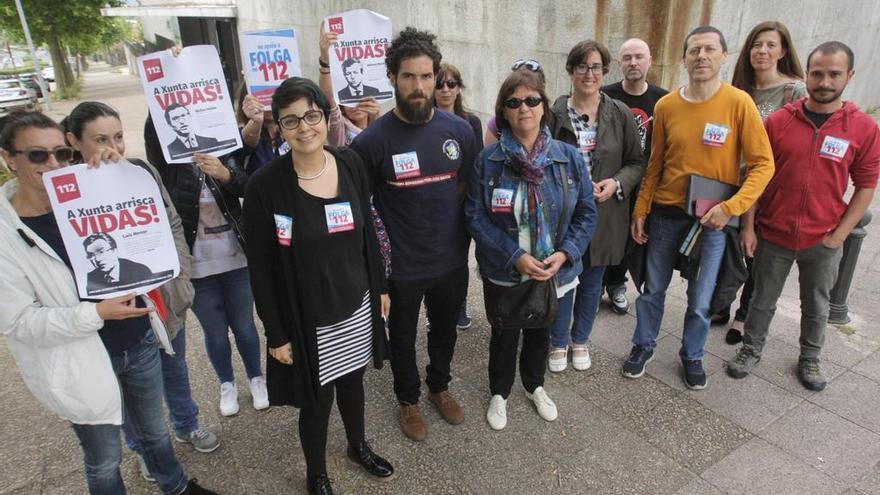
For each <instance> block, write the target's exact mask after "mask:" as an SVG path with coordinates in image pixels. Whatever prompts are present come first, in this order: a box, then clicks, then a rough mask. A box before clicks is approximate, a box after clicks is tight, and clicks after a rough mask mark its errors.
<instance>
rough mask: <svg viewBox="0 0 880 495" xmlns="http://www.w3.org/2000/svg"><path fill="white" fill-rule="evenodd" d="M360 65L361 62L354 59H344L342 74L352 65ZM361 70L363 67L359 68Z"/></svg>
mask: <svg viewBox="0 0 880 495" xmlns="http://www.w3.org/2000/svg"><path fill="white" fill-rule="evenodd" d="M360 63H361V61H360V60H358V59H356V58H351V57H349V58H347V59H345V61H344V62H342V73H343V74H344V73H345V69H347V68H349V67H351V66H352V65H355V64H360ZM361 70H363V66H361Z"/></svg>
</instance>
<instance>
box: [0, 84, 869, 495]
mask: <svg viewBox="0 0 880 495" xmlns="http://www.w3.org/2000/svg"><path fill="white" fill-rule="evenodd" d="M83 99H94V100H100V101H105V102H107V103H110V104H112V105H113V106H115V107H116V108H118V109H119V111H120V112H121V114H122V118H123V121H124V126H125V129H126V131H127V136H126V143H127V146H128V151H129V153H128V154H129V155H130V156H133V157H143V156H144V154H143V142H142V138H141V136H142V130H143V122H144V118H145V116H146V111H147V110H146V103H145V101H144V96H143V93H142V92H141V90H140V84H139V81H138V80H137V79H136V78H134V77H132V76H128V75H126V74H124V73H113V72H109V71H108V70H106V68H103V69H102V68H95V70H93V71H92V72H90V73H87V74H86V79H85V82H84V91H83ZM74 103H75V102H63V103H60V104H56V106H55V111H54V112H53V115H56V116H58V115H63V113H64V112H65V111H66V110H68V109H69V108H72V107H73V104H74ZM876 207H877V203H876V202H875V204H874V205H873V208H874V209H875V211H876ZM867 230H868V237H867V238H866V240H865V243H864V247H863V252H862V255H861V261H860V264H859V268H858V269H857V271H856V276H855V281H854V284H853V291H852V293H851V296H850V311H851V316H852V317H853V322H852V323H851V324H850V325H847V326H845V327H842V328H837V327H832V326H829V328H828V332H827V343H826V347H825V351H824V352H823V363H824V366H825V371H826V373H827V374H828V375H829V378H830V382H829V384H828V387H827V388H826V390H825V391H823V392H820V393H813V392H809V391H807V390H805V389H803V388H802V387H801V386H800V385H799V384H798V382H797V380H796V379H795V376H794V367H795V363H796V360H797V354H798V347H797V344H798V320H799V302H798V299H797V284H796V274H794V273H793V274H792V276H791V277H790V279H789V283H788V284H787V286H786V289H785V292H784V294H783V297H782V299H781V300H780V301H779V309H778V311H777V315H776V318H775V319H774V322H773V328H772V330H771V338H770V340H769V342H768V344H767V348H766V350H765V354H764V357H763V360H762V362H761V364H760V365H759V367H758V369H757V370H756V372H755V374H754V375H753V376H750V377H748V378H746V379H744V380H736V381H735V380H731V379H729V378H728V377H727V375H726V374H725V372H724V369H723V368H724V365H725V361H726V360H729V359H731V358H732V356H733V355H734V353H735V348H734V347H731V346H728V345H726V344H725V343H724V333H725V331H726V327H724V328H719V329H713V330H712V332H711V334H710V336H709V342H708V345H707V349H708V351H709V354H707V356H706V359H705V364H706V366H707V370H708V372H709V373H711V374H710V376H709V388H708V389H706V390H704V391H699V392H693V391H690V390H687V389H686V388H685V387H684V384H683V382H682V380H681V377H680V364H679V362H678V357H677V352H678V347H679V345H680V337H681V328H680V327H681V323H682V320H683V315H684V308H685V299H684V298H685V291H684V288H685V285H684V284H683V282H682V281H681V280H680V279H678V278H677V277H676V279H675V280H674V282H673V285H672V287H671V288H670V291H669V297H668V299H667V304H666V316H665V318H664V320H663V323H662V329H663V331H662V333H661V339H660V342H659V345H658V349H657V353H656V358H655V360H654V361H653V362H652V363H651V364H650V365H649V366H648V373H647V375H646V376H645V377H643V378H642V379H639V380H629V379H626V378H623V377H622V376H621V374H620V365H621V363H622V360H623V358H624V357H625V356H626V354H627V353H628V351H629V348H630V343H629V339H630V336H631V334H632V330H633V328H634V325H635V318H634V309H631V311H630V314H629V315H624V316H619V315H616V314H613V313H612V312H611V311H610V309H609V308H608V306H607V301H605V303H603V306H602V308H601V309H600V313H599V316H598V319H597V323H596V329H595V331H594V332H593V340H592V343H591V351H592V356H593V367H592V368H591V369H590V370H589V371H587V372H581V373H578V372H575V371H573V370H571V368H569V370H567V371H566V372H564V373H561V374H551V373H549V372H548V374H547V381H546V389H547V390H548V393H549V394H550V396H551V397H552V398H553V399H554V400H555V401H556V403H557V406H558V408H559V419H558V420H557V421H556V422H554V423H546V422H544V421H543V420H541V419H540V418H539V417H538V416H537V414H536V413H535V412H534V408H533V407H532V405H531V403H529V402H528V401H527V399H526V398H525V396H524V394H523V391H522V389H521V387H518V386H516V387H515V389H514V392H513V393H512V394H511V397H510V401H509V410H508V414H509V421H508V427H507V428H506V429H505V430H503V431H501V432H494V431H492V430H491V429H490V428H489V426H488V425H487V424H486V421H485V419H484V418H485V408H486V406H487V404H488V400H489V392H488V378H487V371H486V367H487V357H488V354H487V353H488V339H489V329H488V325H487V324H486V322H485V318H484V312H483V309H482V294H481V286H480V282H479V278H478V277H477V276H476V275H475V274H474V275H472V276H471V288H470V293H469V308H470V311H471V314H472V316H473V321H474V325H473V327H472V328H470V329H468V330H466V331H463V332H461V333H460V334H459V343H458V348H457V351H456V356H455V362H454V367H453V369H454V372H455V377H454V380H453V383H452V384H451V391H452V392H453V393H454V394H455V395H456V396H457V397H458V398H459V399H460V400H461V401H462V403H463V405H464V408H465V413H466V420H465V422H464V424H462V425H460V426H450V425H447V424H446V423H444V422H443V420H442V419H441V418H440V417H439V415H438V414H437V413H436V411H435V410H434V409H433V407H432V406H431V405H430V404H429V403H427V401H425V402H423V410H424V411H425V413H426V417H427V421H428V429H429V434H428V438H427V440H426V441H425V442H423V443H418V444H416V443H413V442H410V441H409V440H407V439H406V438H405V437H404V436H403V435H402V434H401V433H400V431H399V429H398V427H397V413H396V405H395V400H394V398H393V393H392V388H391V372H390V369H389V368H388V367H387V366H386V368H385V369H383V370H372V369H371V370H369V371H368V373H367V376H366V393H367V408H366V414H367V436H368V438H370V439H372V444H373V446H374V448H375V450H376V451H377V452H378V453H380V454H382V455H383V456H386V457H387V458H388V459H389V460H391V461H392V462H393V463H394V465H395V467H396V469H397V473H398V475H397V478H396V479H395V480H394V481H392V482H389V483H378V482H374V481H371V480H368V479H367V478H366V477H365V476H364V475H362V474H361V473H360V472H359V471H357V470H356V469H353V468H352V467H351V466H350V465H349V464H347V463H346V462H345V459H344V451H345V439H344V432H343V431H342V425H341V421H340V420H339V418H338V415H336V414H335V413H334V416H333V419H332V421H331V430H330V433H329V439H328V447H327V454H328V468H329V474H330V476H331V478H332V479H333V480H335V484H334V487H335V489H336V490H337V493H343V494H355V493H356V494H446V493H455V494H466V493H474V494H543V493H548V494H550V493H553V494H569V493H570V494H576V493H602V494H604V493H610V494H618V493H619V494H641V493H644V494H681V495H683V494H705V495H711V494H722V493H727V494H766V493H778V494H788V493H791V494H847V495H855V494H880V466H878V461H880V351H878V349H880V327H878V326H877V325H876V322H877V321H878V320H880V264H878V263H877V260H878V257H880V228H877V227H875V226H874V225H869V226H868V228H867ZM474 265H475V264H474V263H473V262H472V263H471V266H472V271H473V267H474ZM628 295H629V297H630V299H631V301H632V300H634V298H635V296H636V292H635V290H634V289H633V288H632V287H630V290H629V294H628ZM421 328H424V325H422V327H421ZM187 333H188V348H189V349H188V359H189V363H190V373H191V379H192V385H193V389H194V395H195V398H196V400H197V401H198V403H199V405H200V406H201V409H202V411H201V414H200V421H201V423H202V424H203V426H205V427H207V428H208V429H210V430H212V431H214V432H216V433H217V434H218V435H220V438H221V441H222V445H221V447H220V448H219V449H218V450H217V451H216V452H214V453H211V454H200V453H197V452H195V451H193V450H192V449H191V448H189V447H188V446H186V445H181V444H177V445H176V447H177V452H178V455H179V456H180V458H181V460H182V462H183V463H184V465H185V467H186V469H187V471H188V472H189V473H190V475H191V476H194V477H196V478H198V479H199V480H200V482H201V483H202V484H204V485H205V486H208V487H211V488H213V489H215V490H218V491H219V492H221V493H224V494H257V493H266V494H269V493H271V494H274V493H304V492H305V488H304V476H305V464H304V461H303V457H302V453H301V450H300V448H299V443H298V439H297V434H296V418H297V412H296V410H294V409H292V408H277V407H276V408H271V409H270V410H268V411H265V412H257V411H254V410H253V408H251V407H250V405H249V401H250V397H249V394H248V392H247V383H246V380H245V374H244V371H243V368H242V367H241V364H240V360H239V359H238V358H237V357H236V358H235V359H234V361H235V369H236V373H237V377H238V382H239V390H240V391H241V394H240V401H241V404H242V408H241V412H240V413H239V415H238V416H236V417H232V418H223V417H221V416H220V415H219V411H218V410H217V401H218V383H217V381H216V378H215V375H214V371H213V369H212V368H211V366H210V364H209V362H208V359H207V356H206V354H205V351H204V341H203V338H202V334H201V331H200V329H199V325H198V322H197V321H196V320H195V318H194V317H192V315H191V316H190V319H189V322H188V332H187ZM419 349H420V355H419V356H420V357H419V358H420V363H422V365H423V364H424V363H425V362H426V355H425V352H424V334H423V335H422V337H421V339H420V342H419ZM0 370H3V372H4V377H5V379H4V380H2V381H0V396H2V397H3V398H4V400H3V401H2V406H0V411H2V413H0V414H2V417H0V494H38V493H45V494H67V493H84V492H85V483H84V475H83V470H82V458H81V451H80V449H79V446H78V445H77V442H76V438H75V436H74V434H73V432H72V431H71V429H70V428H69V426H68V425H67V424H66V423H65V422H64V421H62V420H60V419H58V418H57V417H55V416H53V415H52V414H50V413H49V412H47V411H46V410H44V409H43V408H42V407H41V406H40V405H39V404H38V403H37V402H36V401H35V400H34V399H33V398H32V396H31V395H30V394H29V392H28V391H27V390H26V388H25V387H24V385H23V383H22V381H21V378H20V376H19V374H18V371H17V369H16V367H15V364H14V362H13V360H12V358H11V356H10V355H9V353H8V351H7V350H6V347H5V346H0ZM122 469H123V475H124V477H125V480H126V483H127V485H128V487H129V489H130V491H131V492H132V493H158V491H157V489H156V486H155V485H152V484H148V483H146V482H144V481H143V480H142V479H141V478H140V476H139V474H138V468H137V463H136V460H135V459H134V457H133V456H132V455H131V454H130V453H126V455H125V458H124V462H123V467H122Z"/></svg>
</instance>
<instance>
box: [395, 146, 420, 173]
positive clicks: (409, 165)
mask: <svg viewBox="0 0 880 495" xmlns="http://www.w3.org/2000/svg"><path fill="white" fill-rule="evenodd" d="M391 161H392V162H394V177H395V178H397V179H405V178H407V177H417V176H419V175H421V174H422V172H421V170H419V155H417V154H416V152H415V151H410V152H409V153H401V154H399V155H392V156H391Z"/></svg>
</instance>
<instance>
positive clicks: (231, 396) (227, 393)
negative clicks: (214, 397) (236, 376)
mask: <svg viewBox="0 0 880 495" xmlns="http://www.w3.org/2000/svg"><path fill="white" fill-rule="evenodd" d="M220 414H222V415H223V416H234V415H236V414H238V388H236V387H235V383H234V382H223V383H221V384H220Z"/></svg>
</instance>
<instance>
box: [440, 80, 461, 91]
mask: <svg viewBox="0 0 880 495" xmlns="http://www.w3.org/2000/svg"><path fill="white" fill-rule="evenodd" d="M459 84H461V83H460V82H458V81H456V80H455V79H447V80H445V81H442V80H441V81H437V89H443V86H444V85H445V86H446V87H447V88H449V89H455V88H457V87H458V85H459Z"/></svg>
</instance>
